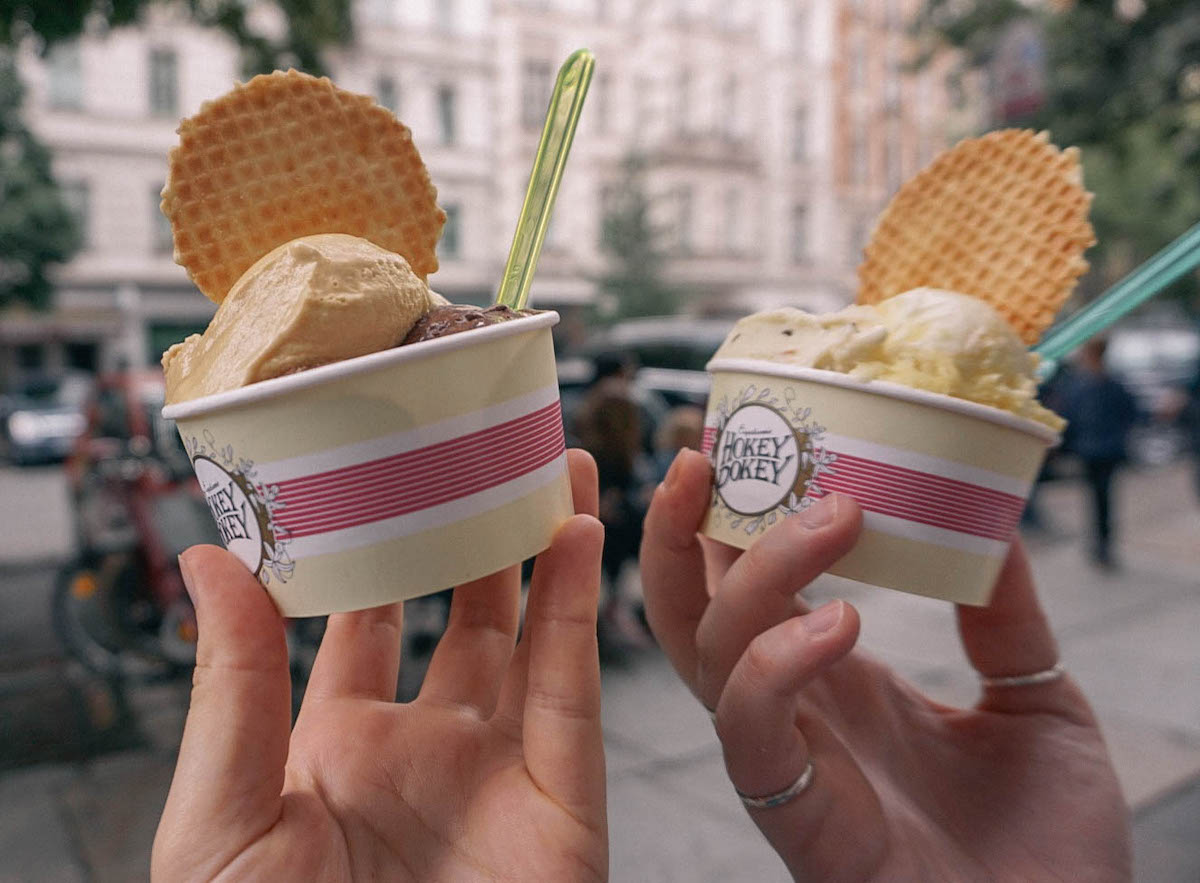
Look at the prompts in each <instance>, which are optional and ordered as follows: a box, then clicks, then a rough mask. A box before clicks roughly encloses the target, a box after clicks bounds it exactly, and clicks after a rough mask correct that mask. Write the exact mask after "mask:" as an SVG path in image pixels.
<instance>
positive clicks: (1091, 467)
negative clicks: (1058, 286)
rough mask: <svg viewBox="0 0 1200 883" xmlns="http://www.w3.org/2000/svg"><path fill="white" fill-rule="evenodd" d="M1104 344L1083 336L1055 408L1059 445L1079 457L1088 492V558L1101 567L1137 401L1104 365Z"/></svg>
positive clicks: (1106, 565) (1107, 563) (1106, 558)
mask: <svg viewBox="0 0 1200 883" xmlns="http://www.w3.org/2000/svg"><path fill="white" fill-rule="evenodd" d="M1106 348H1107V343H1106V341H1105V340H1103V339H1102V338H1096V339H1093V340H1090V341H1088V342H1087V343H1086V344H1084V345H1083V347H1082V348H1081V349H1080V351H1079V357H1078V360H1077V366H1076V369H1075V370H1074V371H1072V372H1071V375H1070V377H1069V379H1068V380H1067V381H1066V382H1065V383H1064V389H1063V390H1062V398H1061V399H1060V401H1059V407H1060V408H1061V411H1060V413H1061V414H1062V416H1063V417H1065V418H1066V419H1067V421H1068V425H1067V429H1066V434H1065V438H1064V441H1063V445H1064V447H1065V448H1066V449H1067V450H1069V451H1071V452H1072V453H1074V454H1076V455H1077V456H1078V457H1079V459H1080V460H1081V461H1082V462H1083V469H1084V478H1085V480H1086V481H1087V486H1088V492H1089V495H1090V497H1091V510H1092V511H1091V522H1092V530H1091V533H1092V537H1091V549H1090V554H1091V559H1092V562H1093V563H1094V564H1095V565H1096V566H1097V567H1100V568H1103V569H1105V570H1109V569H1112V568H1114V567H1115V566H1116V560H1115V559H1114V557H1113V552H1112V546H1113V533H1114V526H1113V516H1112V507H1113V504H1112V500H1113V485H1114V481H1115V478H1116V474H1117V471H1118V470H1119V469H1120V467H1121V464H1123V463H1124V462H1125V461H1126V460H1127V459H1128V440H1129V431H1130V429H1132V428H1133V425H1134V423H1135V422H1136V421H1137V418H1138V409H1137V403H1136V402H1135V401H1134V398H1133V396H1132V395H1130V393H1129V391H1128V390H1127V389H1125V387H1124V386H1123V385H1122V384H1121V383H1120V382H1119V381H1118V380H1117V379H1116V378H1114V377H1113V376H1112V375H1111V374H1109V373H1108V371H1107V369H1106V368H1105V366H1104V353H1105V350H1106Z"/></svg>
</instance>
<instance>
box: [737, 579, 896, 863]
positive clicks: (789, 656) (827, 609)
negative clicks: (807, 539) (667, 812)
mask: <svg viewBox="0 0 1200 883" xmlns="http://www.w3.org/2000/svg"><path fill="white" fill-rule="evenodd" d="M858 627H859V621H858V615H857V613H856V612H855V610H854V608H853V607H851V606H850V605H849V604H845V603H843V602H840V601H833V602H831V603H829V604H827V605H825V606H824V607H821V608H819V609H817V610H815V611H813V612H812V613H809V614H807V615H804V616H798V617H793V618H791V619H788V620H786V621H785V622H782V623H780V624H778V625H775V626H773V627H772V628H770V629H767V630H766V631H765V632H763V633H762V634H760V635H758V636H757V637H756V638H755V639H754V640H753V641H752V642H751V643H750V645H749V646H748V647H747V649H746V652H745V653H744V654H742V656H741V658H740V659H739V660H738V662H737V664H736V665H735V666H734V668H733V670H732V672H731V673H730V675H729V680H728V683H727V684H726V687H725V690H724V692H723V693H722V694H721V699H720V703H719V704H718V706H717V716H716V726H717V734H718V735H719V736H720V738H721V745H722V749H723V751H724V755H725V766H726V769H727V770H728V772H729V778H730V780H731V781H732V782H733V785H734V787H735V788H736V789H737V790H738V791H739V792H740V793H741V794H744V795H749V796H751V797H767V796H770V795H775V794H779V793H780V792H782V791H784V790H785V789H787V788H788V787H789V786H791V785H792V784H793V783H795V782H797V780H798V779H799V778H800V776H801V775H802V774H803V773H804V772H805V769H806V767H807V766H808V765H809V764H810V763H811V764H812V768H813V769H812V778H811V780H810V782H809V784H808V786H807V787H806V788H805V789H804V790H803V791H802V792H801V793H800V794H799V795H797V796H795V797H793V798H791V799H790V800H787V801H786V802H785V803H783V804H781V805H779V806H774V807H770V808H762V809H750V810H749V811H750V815H751V817H752V818H753V819H754V821H755V823H756V824H757V825H758V826H759V828H760V829H761V830H762V831H763V833H764V834H765V835H766V836H767V839H768V840H770V841H771V844H772V845H773V846H774V847H775V849H776V850H777V851H778V852H779V853H780V855H781V856H782V857H783V859H784V861H785V862H786V863H787V865H788V867H789V869H791V870H792V872H793V874H797V879H800V878H801V877H803V879H809V878H811V879H819V880H829V879H865V876H866V875H865V874H857V873H847V871H852V872H853V871H856V866H857V868H868V869H869V868H870V867H871V864H872V862H876V861H878V856H877V855H876V856H874V857H872V856H871V855H869V854H868V853H870V852H871V850H873V849H875V848H877V846H878V845H879V844H882V843H883V842H885V840H886V837H885V836H884V835H885V831H884V822H883V815H882V812H881V810H880V804H879V799H878V797H877V796H876V794H875V792H874V790H873V789H872V788H871V786H870V785H869V784H868V782H867V780H866V778H865V777H864V776H863V774H862V772H861V770H860V769H859V768H858V766H857V764H855V762H854V760H853V759H852V758H851V756H850V755H849V753H848V752H847V751H846V748H845V747H844V746H843V745H842V744H841V742H840V741H838V739H837V738H836V737H835V736H834V735H833V734H832V732H830V731H829V729H828V728H827V727H826V726H825V725H824V724H823V723H822V722H821V721H820V720H819V719H817V718H815V717H811V718H810V717H806V716H804V715H801V714H799V713H798V696H799V693H800V691H801V690H802V689H803V688H804V686H805V685H806V684H807V683H809V682H810V681H811V680H812V679H813V678H815V677H816V676H818V675H819V674H821V673H822V671H824V670H825V669H827V668H828V667H829V666H830V665H832V664H833V663H835V662H837V661H838V660H839V659H841V658H842V657H843V656H844V655H845V654H847V653H848V652H850V649H851V648H852V647H853V646H854V642H855V640H856V639H857V637H858ZM818 834H820V835H821V836H820V837H818V836H817V835H818ZM849 842H854V843H856V844H861V845H860V846H856V847H855V849H854V850H853V851H851V852H850V853H848V852H847V850H846V848H845V846H846V844H847V843H849Z"/></svg>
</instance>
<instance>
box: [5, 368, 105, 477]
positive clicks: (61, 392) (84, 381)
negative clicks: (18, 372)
mask: <svg viewBox="0 0 1200 883" xmlns="http://www.w3.org/2000/svg"><path fill="white" fill-rule="evenodd" d="M90 390H91V379H90V377H88V376H87V375H78V374H69V375H67V376H65V377H63V378H47V377H36V378H27V379H26V380H25V381H24V382H22V383H21V384H19V385H18V386H17V387H16V389H14V390H13V391H12V392H11V393H9V394H8V395H6V396H5V397H4V401H3V403H2V404H0V443H2V449H3V452H4V454H5V455H6V456H7V458H8V459H9V460H10V461H11V462H13V463H15V464H17V465H30V464H35V463H59V462H62V461H63V460H65V459H66V457H67V456H68V455H69V454H70V453H71V449H72V447H73V446H74V444H75V440H76V439H77V438H79V436H80V434H81V433H82V432H83V430H84V428H85V426H86V425H87V421H86V418H85V415H84V405H85V402H86V401H87V397H88V394H89V392H90Z"/></svg>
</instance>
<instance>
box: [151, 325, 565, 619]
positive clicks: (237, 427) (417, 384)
mask: <svg viewBox="0 0 1200 883" xmlns="http://www.w3.org/2000/svg"><path fill="white" fill-rule="evenodd" d="M557 321H558V315H557V314H556V313H549V312H548V313H540V314H537V315H534V316H530V317H526V318H520V319H514V320H511V321H509V322H505V323H501V324H498V325H492V326H487V327H484V328H479V329H475V330H472V331H468V332H463V333H460V334H455V335H451V336H447V337H443V338H438V339H435V340H430V341H425V342H422V343H417V344H411V345H409V346H405V347H399V348H396V349H389V350H384V351H382V352H377V353H372V354H370V355H366V356H360V357H358V358H353V359H347V360H345V361H342V362H337V363H335V364H331V365H325V366H322V367H320V368H313V369H311V370H308V371H303V372H300V373H297V374H293V375H290V376H286V377H280V378H276V379H273V380H266V381H263V382H261V383H255V384H252V385H250V386H247V387H243V388H242V389H237V390H233V391H230V392H223V393H218V394H216V395H211V396H206V397H204V398H200V399H195V400H192V401H187V402H182V403H179V404H176V405H171V406H168V407H167V408H166V409H165V410H164V411H163V415H164V416H165V417H167V418H169V419H173V420H175V421H176V422H177V424H178V427H179V433H180V435H181V436H182V438H183V442H184V446H185V447H186V448H187V451H188V454H189V456H190V457H191V460H192V466H193V468H194V469H195V472H196V477H197V479H199V482H200V487H201V489H202V490H203V492H204V495H205V498H206V499H207V501H208V505H209V508H210V509H211V510H212V513H213V517H214V518H215V519H216V521H217V525H218V528H219V529H220V533H221V536H222V538H223V540H224V542H225V545H226V546H227V547H228V548H229V550H230V551H231V552H233V553H234V554H235V555H236V556H237V557H238V558H239V559H241V561H242V562H243V563H244V564H245V565H246V566H247V567H248V568H249V569H250V570H251V571H252V572H253V573H254V574H255V575H256V576H257V577H258V578H259V580H260V581H261V582H262V584H263V585H264V586H265V587H266V589H267V591H268V592H269V593H270V595H271V597H272V598H273V599H274V600H275V603H276V605H277V606H278V607H279V610H280V612H282V613H283V614H284V615H286V616H315V615H319V614H325V613H334V612H337V611H342V610H355V609H361V608H365V607H372V606H376V605H379V604H385V603H388V602H391V601H399V600H403V599H406V598H413V597H416V596H418V595H423V594H428V593H430V592H436V591H439V590H441V589H447V588H450V587H452V586H456V585H460V584H462V583H464V582H467V581H469V580H472V579H476V578H478V577H481V576H485V575H487V574H489V573H493V572H495V571H497V570H500V569H502V568H504V567H507V566H508V565H511V564H516V563H517V562H519V561H522V560H524V559H525V558H528V557H530V556H532V555H535V554H537V553H538V552H540V551H542V550H543V549H545V548H546V547H547V546H548V545H549V544H550V538H551V536H552V535H553V533H554V531H555V530H556V529H557V528H558V526H559V525H560V524H562V523H563V521H565V520H566V519H567V518H569V517H570V516H571V514H572V504H571V490H570V483H569V480H568V476H567V469H566V453H565V450H564V447H563V427H562V415H561V410H560V407H559V396H558V379H557V376H556V373H555V364H554V349H553V345H552V341H551V335H550V329H551V327H552V326H553V325H554V324H555V323H556V322H557Z"/></svg>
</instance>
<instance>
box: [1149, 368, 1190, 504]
mask: <svg viewBox="0 0 1200 883" xmlns="http://www.w3.org/2000/svg"><path fill="white" fill-rule="evenodd" d="M1157 416H1158V418H1159V419H1160V420H1163V421H1165V422H1168V423H1173V422H1177V423H1178V425H1179V426H1180V427H1181V428H1182V429H1183V431H1184V433H1185V435H1186V437H1187V440H1188V448H1189V450H1190V453H1191V455H1192V458H1193V465H1194V466H1195V475H1194V480H1195V489H1196V498H1197V500H1200V362H1198V363H1197V365H1196V371H1195V373H1194V374H1193V375H1192V378H1191V380H1190V381H1189V382H1188V384H1187V385H1186V386H1184V387H1180V388H1178V389H1175V390H1173V391H1172V393H1171V395H1170V396H1168V397H1167V400H1166V402H1165V403H1164V405H1163V407H1162V409H1161V411H1160V412H1159V414H1158V415H1157Z"/></svg>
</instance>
